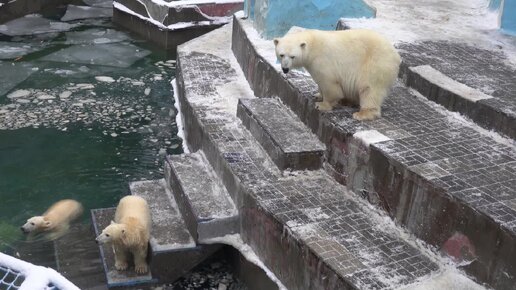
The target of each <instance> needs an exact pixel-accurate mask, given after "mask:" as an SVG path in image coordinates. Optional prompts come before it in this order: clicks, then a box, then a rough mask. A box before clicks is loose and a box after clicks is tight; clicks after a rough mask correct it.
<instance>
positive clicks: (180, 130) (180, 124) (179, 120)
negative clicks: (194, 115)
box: [170, 79, 190, 153]
mask: <svg viewBox="0 0 516 290" xmlns="http://www.w3.org/2000/svg"><path fill="white" fill-rule="evenodd" d="M170 83H171V84H172V89H173V90H174V107H175V108H176V110H177V114H176V125H177V137H179V138H181V140H183V141H182V142H181V143H182V146H183V152H184V153H190V149H188V143H186V136H185V126H184V119H183V114H182V113H181V103H180V101H179V91H178V89H177V81H176V79H173V80H172V81H171V82H170Z"/></svg>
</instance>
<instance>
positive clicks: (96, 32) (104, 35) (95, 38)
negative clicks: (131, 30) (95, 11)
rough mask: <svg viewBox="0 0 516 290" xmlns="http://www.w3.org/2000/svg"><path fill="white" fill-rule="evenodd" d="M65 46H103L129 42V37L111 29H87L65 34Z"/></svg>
mask: <svg viewBox="0 0 516 290" xmlns="http://www.w3.org/2000/svg"><path fill="white" fill-rule="evenodd" d="M65 34H66V42H65V43H66V44H104V43H113V42H121V41H124V40H129V36H128V35H127V34H125V33H123V32H120V31H116V30H113V29H88V30H85V31H74V32H66V33H65Z"/></svg>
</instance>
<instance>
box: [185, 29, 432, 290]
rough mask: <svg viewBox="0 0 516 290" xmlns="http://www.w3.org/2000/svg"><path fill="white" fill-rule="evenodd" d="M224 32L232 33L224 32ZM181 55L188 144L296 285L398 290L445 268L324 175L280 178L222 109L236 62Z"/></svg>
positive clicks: (257, 244)
mask: <svg viewBox="0 0 516 290" xmlns="http://www.w3.org/2000/svg"><path fill="white" fill-rule="evenodd" d="M224 29H227V28H224ZM199 47H201V48H200V49H199V50H198V51H195V49H194V50H193V51H192V50H191V48H192V46H191V45H190V46H189V47H188V49H182V48H181V47H180V48H179V49H178V59H179V61H178V75H177V77H178V78H177V80H178V87H179V88H180V90H181V91H180V92H179V93H180V103H181V109H182V112H183V114H184V118H185V122H186V124H189V126H187V136H186V137H187V140H188V144H189V145H190V146H192V147H193V148H197V149H201V150H203V151H204V152H206V156H207V159H208V160H209V161H210V163H211V164H212V165H213V166H214V168H216V172H217V174H218V175H219V176H220V177H222V180H223V181H224V184H225V185H226V187H227V188H228V190H229V191H230V193H231V194H232V196H233V198H234V200H236V203H237V206H238V207H239V209H240V210H241V211H240V213H241V218H242V223H243V224H242V236H243V238H244V240H245V241H246V242H247V243H249V245H251V247H252V248H253V249H254V250H255V252H257V254H258V255H259V257H260V258H261V259H262V260H263V261H264V263H265V265H267V266H268V267H269V268H271V270H272V271H273V272H274V273H276V275H278V276H279V278H280V279H281V280H282V282H283V283H284V284H285V285H286V286H287V287H288V288H290V289H399V288H401V287H402V286H403V285H407V284H410V283H413V282H415V281H417V280H419V279H424V278H423V277H427V276H428V275H430V274H432V273H436V271H437V270H438V269H439V266H438V265H437V264H436V263H435V262H433V261H431V260H430V259H429V258H428V257H427V256H426V255H425V254H424V253H423V252H422V251H421V250H420V249H418V248H416V247H415V246H414V245H412V244H410V243H409V242H407V241H405V240H403V239H402V238H400V236H398V235H396V231H395V230H394V229H393V227H392V225H390V226H389V225H386V224H383V225H382V226H378V223H379V220H376V219H375V215H374V214H372V212H371V209H368V208H367V207H364V206H363V205H360V204H359V203H358V202H357V201H355V200H354V199H355V197H354V196H353V195H352V194H351V193H350V192H348V191H347V190H346V188H345V187H344V186H342V185H340V184H338V183H336V182H335V181H334V180H333V178H332V177H331V176H329V175H328V174H326V173H325V172H324V171H320V170H319V171H308V172H298V174H293V175H292V176H283V175H282V174H281V173H280V172H279V171H278V170H277V168H276V166H274V165H273V164H271V163H272V161H271V160H270V157H269V156H267V153H266V152H264V150H263V149H261V147H260V146H259V145H258V143H257V141H256V140H255V139H254V137H253V136H252V135H251V134H250V133H249V132H248V131H247V130H245V129H244V128H243V127H244V126H243V125H242V124H241V123H239V122H238V120H237V119H236V117H235V116H234V115H232V114H230V113H228V112H221V110H220V107H219V106H218V105H217V104H219V102H222V103H224V102H226V101H227V98H228V95H226V94H222V93H221V92H220V91H219V90H217V86H218V85H221V84H224V83H226V82H227V81H228V79H230V78H231V76H232V75H234V71H233V69H232V68H231V66H230V64H229V61H228V60H227V59H223V58H220V57H217V56H215V55H211V54H206V53H202V44H201V43H200V42H199Z"/></svg>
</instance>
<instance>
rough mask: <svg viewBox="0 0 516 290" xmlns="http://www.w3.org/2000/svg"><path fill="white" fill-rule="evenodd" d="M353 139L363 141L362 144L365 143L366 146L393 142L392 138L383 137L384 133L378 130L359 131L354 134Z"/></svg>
mask: <svg viewBox="0 0 516 290" xmlns="http://www.w3.org/2000/svg"><path fill="white" fill-rule="evenodd" d="M353 137H355V138H357V139H359V140H360V141H362V143H364V144H365V145H366V146H369V145H371V144H375V143H380V142H384V141H390V140H392V139H391V138H389V137H387V136H385V135H383V134H382V133H380V132H378V131H376V130H364V131H358V132H356V133H355V134H353Z"/></svg>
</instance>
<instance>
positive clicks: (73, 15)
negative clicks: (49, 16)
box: [61, 5, 113, 21]
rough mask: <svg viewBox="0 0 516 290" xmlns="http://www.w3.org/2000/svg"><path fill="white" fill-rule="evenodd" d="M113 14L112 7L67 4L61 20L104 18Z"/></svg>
mask: <svg viewBox="0 0 516 290" xmlns="http://www.w3.org/2000/svg"><path fill="white" fill-rule="evenodd" d="M111 16H113V9H112V8H102V7H89V6H75V5H68V7H67V9H66V13H65V15H64V16H63V17H62V18H61V21H71V20H77V19H87V18H105V17H111Z"/></svg>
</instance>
